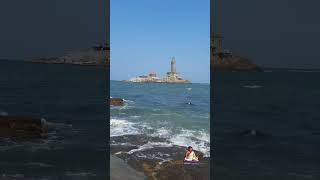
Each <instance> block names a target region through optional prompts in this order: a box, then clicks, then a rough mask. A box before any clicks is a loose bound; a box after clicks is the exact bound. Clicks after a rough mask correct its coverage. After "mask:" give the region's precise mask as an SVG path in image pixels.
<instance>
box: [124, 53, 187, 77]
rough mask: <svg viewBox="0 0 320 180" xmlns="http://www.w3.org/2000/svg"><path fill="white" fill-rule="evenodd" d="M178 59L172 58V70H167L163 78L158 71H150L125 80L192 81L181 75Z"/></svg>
mask: <svg viewBox="0 0 320 180" xmlns="http://www.w3.org/2000/svg"><path fill="white" fill-rule="evenodd" d="M176 63H177V62H176V59H175V58H174V57H173V58H172V60H171V71H170V72H167V76H166V77H165V78H163V79H161V78H159V77H157V75H156V73H154V72H152V73H149V75H148V76H145V75H142V76H138V77H133V78H130V79H129V80H126V81H125V82H138V83H191V82H190V81H189V80H185V79H183V78H182V77H181V76H180V73H178V72H177V69H176Z"/></svg>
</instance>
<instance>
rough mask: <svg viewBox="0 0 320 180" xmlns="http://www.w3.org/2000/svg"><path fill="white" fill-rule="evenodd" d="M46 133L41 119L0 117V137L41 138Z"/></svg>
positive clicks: (45, 124)
mask: <svg viewBox="0 0 320 180" xmlns="http://www.w3.org/2000/svg"><path fill="white" fill-rule="evenodd" d="M47 132H48V126H47V122H46V120H45V119H43V118H32V117H18V116H0V137H8V138H12V137H13V138H42V137H46V134H47Z"/></svg>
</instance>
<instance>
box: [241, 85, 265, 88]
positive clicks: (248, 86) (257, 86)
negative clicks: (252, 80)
mask: <svg viewBox="0 0 320 180" xmlns="http://www.w3.org/2000/svg"><path fill="white" fill-rule="evenodd" d="M242 87H244V88H250V89H257V88H262V87H263V86H260V85H244V86H242Z"/></svg>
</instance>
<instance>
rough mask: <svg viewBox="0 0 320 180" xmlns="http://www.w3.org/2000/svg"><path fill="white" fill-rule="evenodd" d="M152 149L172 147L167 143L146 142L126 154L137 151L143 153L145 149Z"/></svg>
mask: <svg viewBox="0 0 320 180" xmlns="http://www.w3.org/2000/svg"><path fill="white" fill-rule="evenodd" d="M154 147H172V144H171V143H167V142H148V143H146V144H144V145H142V146H140V147H138V148H137V149H132V150H130V151H129V152H128V154H132V153H134V152H137V151H143V150H146V149H152V148H154Z"/></svg>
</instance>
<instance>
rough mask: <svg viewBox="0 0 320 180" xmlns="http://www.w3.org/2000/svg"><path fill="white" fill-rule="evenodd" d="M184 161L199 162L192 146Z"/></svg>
mask: <svg viewBox="0 0 320 180" xmlns="http://www.w3.org/2000/svg"><path fill="white" fill-rule="evenodd" d="M184 160H185V161H199V159H198V157H197V156H196V154H195V153H194V151H193V149H192V147H191V146H189V147H188V149H187V152H186V156H185V158H184Z"/></svg>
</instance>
